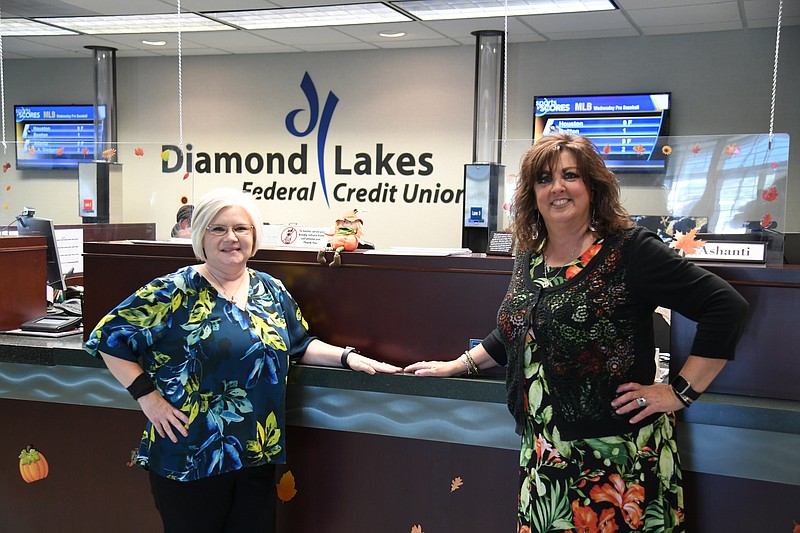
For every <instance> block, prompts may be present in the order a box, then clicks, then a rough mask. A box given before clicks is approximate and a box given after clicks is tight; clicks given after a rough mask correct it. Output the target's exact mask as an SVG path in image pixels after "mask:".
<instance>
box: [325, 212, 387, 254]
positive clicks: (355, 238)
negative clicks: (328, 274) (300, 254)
mask: <svg viewBox="0 0 800 533" xmlns="http://www.w3.org/2000/svg"><path fill="white" fill-rule="evenodd" d="M358 213H359V211H358V209H351V210H350V211H347V212H345V213H344V214H343V215H342V216H341V217H339V218H338V219H337V220H336V226H335V227H334V228H333V233H326V235H330V236H331V240H330V242H329V243H328V246H327V247H325V248H323V249H322V250H320V251H319V252H318V253H317V262H318V263H319V264H321V265H326V264H328V263H327V262H326V260H325V252H331V251H332V252H333V260H332V261H331V263H330V265H328V266H330V267H338V266H340V265H341V264H342V257H341V252H342V250H346V251H348V252H352V251H353V250H355V249H357V248H374V246H373V245H372V244H370V243H368V242H366V241H364V240H363V239H362V238H361V236H362V235H363V234H364V229H363V225H364V221H363V220H362V219H361V217H360V216H359V214H358Z"/></svg>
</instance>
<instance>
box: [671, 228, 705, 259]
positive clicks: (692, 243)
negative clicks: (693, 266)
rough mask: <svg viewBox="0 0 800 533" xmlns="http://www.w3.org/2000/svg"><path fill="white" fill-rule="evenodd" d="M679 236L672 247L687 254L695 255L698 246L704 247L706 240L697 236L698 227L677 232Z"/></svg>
mask: <svg viewBox="0 0 800 533" xmlns="http://www.w3.org/2000/svg"><path fill="white" fill-rule="evenodd" d="M676 233H677V234H678V237H676V238H675V240H674V241H673V242H672V247H673V248H675V249H676V250H680V251H682V252H683V253H684V254H686V255H693V254H695V253H696V252H697V249H698V248H702V247H703V245H705V243H706V241H703V240H700V239H698V238H697V228H694V229H691V230H689V231H688V232H687V233H681V232H679V231H678V232H676Z"/></svg>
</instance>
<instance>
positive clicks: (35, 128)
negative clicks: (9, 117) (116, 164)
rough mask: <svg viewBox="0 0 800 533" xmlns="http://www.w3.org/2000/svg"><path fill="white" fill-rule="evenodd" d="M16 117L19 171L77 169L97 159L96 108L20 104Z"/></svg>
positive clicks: (15, 113)
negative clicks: (80, 164)
mask: <svg viewBox="0 0 800 533" xmlns="http://www.w3.org/2000/svg"><path fill="white" fill-rule="evenodd" d="M99 109H100V112H101V115H102V114H103V113H104V111H105V108H104V106H100V107H99ZM14 115H15V120H16V130H15V133H16V140H17V150H16V152H17V168H18V169H27V168H36V169H58V168H77V166H78V163H79V162H80V161H92V160H93V159H94V158H95V154H94V143H95V138H94V128H95V126H94V122H95V121H94V106H91V105H18V106H14ZM103 118H104V117H102V116H101V122H100V128H101V132H102V119H103Z"/></svg>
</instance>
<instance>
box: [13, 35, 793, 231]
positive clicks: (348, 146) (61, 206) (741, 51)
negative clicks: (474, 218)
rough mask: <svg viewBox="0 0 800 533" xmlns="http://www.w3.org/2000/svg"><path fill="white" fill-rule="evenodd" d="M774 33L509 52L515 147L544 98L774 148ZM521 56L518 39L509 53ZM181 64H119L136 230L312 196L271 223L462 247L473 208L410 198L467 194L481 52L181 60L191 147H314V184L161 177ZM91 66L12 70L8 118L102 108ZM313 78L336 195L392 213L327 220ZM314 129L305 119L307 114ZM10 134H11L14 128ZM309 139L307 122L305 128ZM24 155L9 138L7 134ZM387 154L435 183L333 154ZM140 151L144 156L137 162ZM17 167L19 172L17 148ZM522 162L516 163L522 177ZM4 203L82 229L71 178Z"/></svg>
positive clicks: (277, 208)
mask: <svg viewBox="0 0 800 533" xmlns="http://www.w3.org/2000/svg"><path fill="white" fill-rule="evenodd" d="M774 33H775V32H774V30H770V29H764V30H744V31H735V32H712V33H705V34H688V35H674V36H661V37H648V38H622V39H592V40H580V41H558V42H549V43H521V44H512V45H511V46H510V47H509V48H510V53H509V74H508V79H509V87H508V118H509V120H508V137H509V138H510V139H529V138H530V135H531V127H532V118H531V114H532V99H533V97H534V95H537V94H547V93H551V94H552V93H561V94H563V93H573V94H587V93H609V92H639V91H670V92H671V93H672V97H673V113H672V118H671V133H672V134H673V135H696V134H731V133H751V132H759V133H766V132H767V131H768V126H769V122H768V119H769V106H770V90H771V82H772V60H773V53H774V38H775V35H774ZM512 43H513V38H512ZM781 44H782V47H781V67H780V68H781V70H780V74H779V77H778V82H779V84H778V93H777V96H778V100H777V108H776V117H775V131H776V132H787V133H789V134H791V135H792V136H793V137H794V138H800V110H798V108H797V106H796V104H795V102H794V96H795V95H796V94H800V69H799V68H798V67H800V28H798V27H797V26H793V27H788V28H784V29H783V33H782V36H781ZM176 67H177V59H176V58H121V59H118V65H117V68H118V80H117V92H118V124H119V141H120V150H119V161H120V162H122V163H123V168H124V179H125V212H124V217H125V220H126V221H156V222H157V223H158V229H159V236H160V237H166V236H167V234H168V231H169V228H170V227H171V225H172V224H173V223H174V218H173V217H174V213H175V210H176V209H177V207H178V205H179V200H180V197H181V196H186V197H187V198H188V199H189V200H190V201H194V200H195V199H196V197H197V195H199V194H200V193H201V192H203V191H205V190H207V189H209V188H211V187H213V186H217V185H231V186H234V187H240V186H241V185H242V183H243V182H244V181H252V182H254V183H255V184H256V185H258V184H263V185H265V186H266V185H268V184H271V183H272V182H273V181H278V182H279V185H284V186H297V187H306V186H310V185H311V184H312V183H313V182H317V194H316V197H315V199H314V201H313V202H309V201H264V202H263V205H264V214H265V218H266V219H267V220H269V221H271V222H274V223H282V222H298V223H302V224H305V225H317V226H329V225H331V224H332V222H333V220H334V219H335V218H336V216H338V215H339V214H340V213H341V212H342V211H343V210H344V209H345V208H350V207H359V208H361V209H366V210H367V211H368V213H367V215H366V231H367V238H368V239H369V240H372V241H374V242H376V244H378V245H379V246H381V247H384V246H390V245H397V246H409V245H426V246H460V231H461V230H460V220H461V210H462V206H461V205H460V204H454V203H449V204H445V203H441V202H440V203H431V204H408V203H405V202H403V201H402V198H400V196H401V192H402V188H403V187H404V186H405V185H406V184H409V185H412V186H413V185H419V186H422V187H427V188H431V189H436V188H437V187H436V184H440V187H439V188H440V189H453V190H455V189H458V188H460V187H461V184H462V173H463V171H462V168H463V164H464V163H468V162H470V159H471V154H472V127H473V87H474V51H473V49H472V47H471V46H457V47H446V48H431V49H409V50H377V51H358V52H326V53H298V54H272V55H268V54H264V55H239V56H187V57H184V58H183V75H184V76H183V88H184V90H183V141H184V143H188V144H192V146H193V151H194V153H195V155H196V154H197V153H199V152H202V151H207V152H234V151H235V152H240V153H242V154H247V153H250V152H258V153H267V152H270V153H284V154H287V155H288V154H291V153H293V152H296V151H297V150H298V147H299V146H300V144H301V143H307V144H308V149H309V151H308V174H307V175H301V176H298V175H293V174H290V173H285V174H284V175H281V176H277V175H276V176H267V175H265V174H263V173H262V174H260V175H258V176H249V175H247V174H244V175H225V174H222V175H208V174H201V173H198V172H192V173H191V174H190V175H189V176H188V177H187V178H186V179H184V172H176V173H171V174H165V173H162V172H161V159H160V157H159V153H160V151H161V146H162V145H164V144H178V142H179V132H178V112H177V109H178V105H177V73H176V70H177V69H176ZM91 69H92V61H91V58H90V56H89V55H88V54H87V57H85V58H80V59H72V60H46V61H43V60H40V61H21V60H11V61H7V62H6V77H5V79H6V114H7V116H8V117H11V116H12V115H11V113H13V105H14V104H22V103H27V104H46V103H87V102H88V103H91V99H92V94H93V89H92V70H91ZM305 72H308V73H309V74H310V76H311V77H312V79H313V81H314V83H315V85H316V89H317V91H318V95H319V99H320V101H321V102H320V105H323V104H324V101H325V99H326V97H327V95H328V92H329V91H332V92H333V93H335V94H336V96H338V98H339V102H338V104H337V107H336V109H335V112H334V115H333V120H332V122H331V125H330V130H329V134H328V141H327V145H326V150H325V156H326V159H327V164H326V174H327V179H328V183H329V194H330V193H331V192H332V190H331V188H332V186H333V185H335V184H337V183H346V184H347V186H348V187H366V188H373V187H375V186H376V185H377V184H379V183H389V184H391V185H396V186H397V187H398V193H397V194H396V201H395V202H393V203H392V202H380V203H372V202H366V203H364V204H361V205H355V204H354V203H353V202H336V201H335V200H333V199H331V203H330V207H329V206H328V205H326V203H325V201H324V199H322V195H321V192H320V191H319V176H318V173H317V170H316V168H317V167H316V144H315V142H316V141H315V139H316V131H315V132H313V133H312V134H311V135H309V136H307V137H304V138H302V139H301V138H297V137H294V136H292V135H291V134H289V132H288V131H287V129H286V126H285V124H284V119H285V117H286V115H287V114H288V113H289V112H290V111H292V110H293V109H298V108H302V109H305V110H307V109H308V104H307V102H306V99H305V96H304V95H303V93H302V91H301V90H300V82H301V80H302V78H303V74H304V73H305ZM300 116H301V117H302V116H305V117H307V116H308V115H307V113H306V114H301V115H300ZM7 121H8V122H13V119H11V118H9V119H7ZM298 123H299V124H302V120H299V121H298ZM6 131H7V134H6V135H7V138H8V139H9V140H13V123H11V124H7V125H6ZM377 143H381V144H383V145H384V148H385V150H386V151H391V152H395V153H404V152H406V153H409V154H412V155H413V156H419V154H423V153H430V154H432V156H431V162H432V166H433V171H432V172H431V173H430V174H429V175H420V173H419V172H418V170H419V167H417V168H416V171H415V172H414V174H413V175H411V176H400V175H394V176H386V175H380V176H379V175H377V174H375V172H374V171H373V172H372V173H371V174H370V175H363V176H357V175H354V174H351V175H341V174H340V175H337V174H336V173H335V169H334V167H333V157H334V147H335V146H337V145H338V146H341V147H342V148H341V150H342V153H343V155H344V157H343V162H344V166H345V167H347V166H348V165H350V164H352V163H353V161H354V159H355V158H356V154H358V153H362V152H363V153H367V154H373V157H374V152H375V151H376V144H377ZM134 147H140V148H143V149H144V151H145V155H144V156H143V157H138V156H135V155H133V149H134ZM5 157H6V159H7V160H8V161H10V162H11V163H12V165H13V157H14V156H13V149H10V150H8V152H7V153H6V154H5ZM517 157H518V153H516V152H515V151H514V150H508V151H507V157H506V160H505V161H504V162H505V163H506V165H507V167H508V168H509V172H513V170H512V168H513V167H515V166H516V163H517ZM789 168H790V170H791V171H792V172H791V174H790V176H789V202H790V204H792V203H794V204H795V205H796V201H795V202H792V196H793V195H794V196H796V195H797V194H798V193H800V183H799V182H800V177H798V173H800V170H799V169H800V155H798V151H797V150H796V149H795V150H794V151H793V152H791V154H790V167H789ZM3 180H4V183H3V185H4V186H3V189H2V191H0V194H2V197H0V198H2V200H1V201H0V203H1V204H2V205H3V209H4V213H5V216H6V218H7V219H9V220H12V219H13V216H14V215H15V214H17V213H19V210H20V209H21V207H22V206H23V205H35V207H36V208H37V211H38V212H39V213H41V214H42V215H43V216H51V217H52V218H55V219H56V221H57V222H63V223H72V222H76V221H79V218H78V214H77V184H76V179H75V174H74V173H70V172H65V171H59V172H42V171H39V172H31V171H26V172H19V171H15V170H13V168H12V170H10V171H9V172H8V173H6V174H4V175H3ZM787 213H788V214H787V221H786V228H787V229H789V230H793V231H797V230H798V229H800V214H798V213H797V210H796V209H792V208H791V207H790V208H789V209H787Z"/></svg>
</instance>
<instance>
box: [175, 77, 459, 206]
mask: <svg viewBox="0 0 800 533" xmlns="http://www.w3.org/2000/svg"><path fill="white" fill-rule="evenodd" d="M300 89H301V90H302V92H303V94H304V96H305V99H306V104H307V107H301V108H297V109H293V110H291V111H290V112H289V113H288V114H287V115H286V119H285V127H286V131H287V132H288V133H289V134H291V135H292V136H294V137H297V138H299V139H304V140H306V142H302V143H300V144H299V145H298V146H297V148H296V149H295V150H294V151H291V152H289V153H284V152H270V151H264V152H250V153H244V154H243V153H240V152H238V151H206V150H202V151H200V150H196V149H195V147H194V146H193V145H192V144H187V145H186V146H185V147H184V148H183V149H181V147H179V146H175V145H169V144H165V145H162V148H161V149H162V153H165V154H166V153H168V154H169V157H165V158H163V159H162V163H161V172H162V173H164V174H170V173H175V172H181V173H186V174H233V175H240V176H242V190H243V191H246V192H249V193H251V194H253V196H255V197H256V199H259V200H282V201H285V200H293V201H300V202H304V201H314V200H315V199H316V197H317V195H319V194H321V195H322V197H323V198H324V200H325V203H326V204H327V205H328V206H330V202H331V199H333V200H335V201H337V202H354V201H355V202H361V203H433V204H450V203H460V202H461V201H462V200H463V193H464V191H463V189H460V188H458V189H451V188H447V187H443V186H442V184H441V183H431V184H424V185H423V184H421V183H402V184H401V183H396V182H394V180H393V178H395V177H414V176H416V177H423V178H424V177H430V176H431V175H432V174H433V173H434V154H433V153H432V152H422V153H413V152H409V151H401V150H397V149H394V148H391V147H388V146H386V145H385V144H384V143H381V142H377V143H375V145H374V147H371V148H369V149H367V150H362V151H354V150H348V149H347V148H346V147H345V146H342V145H338V144H337V145H334V146H333V155H334V157H333V163H332V165H329V162H328V161H326V157H325V156H326V154H327V147H328V136H329V133H330V127H331V122H332V119H333V114H334V111H335V110H336V106H337V105H338V103H339V98H338V97H337V96H336V95H335V94H334V93H333V92H332V91H329V92H328V94H327V96H326V99H325V102H324V103H322V105H320V104H321V102H320V100H319V95H318V93H317V89H316V87H315V85H314V82H313V80H312V79H311V76H310V75H309V74H308V72H306V73H305V74H304V76H303V80H302V82H301V83H300ZM305 119H307V121H306V120H305ZM310 159H312V160H314V161H313V162H312V161H310ZM314 163H315V164H314ZM330 167H332V168H333V177H334V179H330V177H329V175H328V174H327V171H328V170H329V168H330ZM310 169H311V173H312V174H310V173H309V170H310ZM315 170H316V175H317V176H318V179H313V177H312V176H313V173H314V171H315ZM287 176H296V177H298V178H299V177H305V178H307V179H306V180H299V179H292V180H291V182H289V181H287V180H285V179H279V177H281V178H285V177H287ZM352 176H373V177H379V178H381V181H380V182H379V183H377V184H373V185H370V186H368V187H364V186H358V185H353V184H352V183H350V182H348V181H341V180H342V179H346V178H347V177H352ZM337 178H338V179H337Z"/></svg>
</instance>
